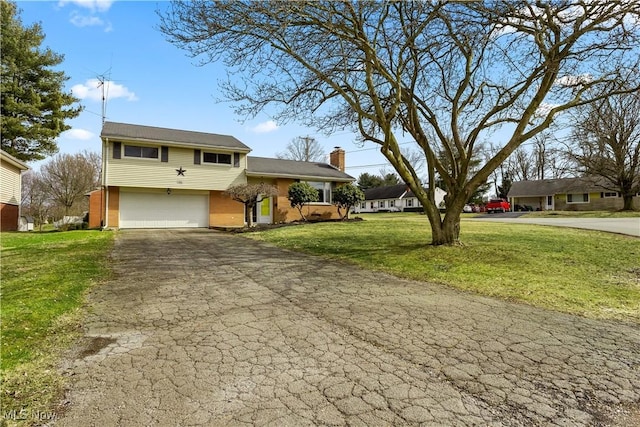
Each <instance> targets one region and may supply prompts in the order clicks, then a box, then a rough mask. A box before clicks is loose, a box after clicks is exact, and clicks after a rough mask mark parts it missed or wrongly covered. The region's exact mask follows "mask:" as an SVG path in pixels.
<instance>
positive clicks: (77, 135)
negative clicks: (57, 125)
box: [62, 128, 94, 141]
mask: <svg viewBox="0 0 640 427" xmlns="http://www.w3.org/2000/svg"><path fill="white" fill-rule="evenodd" d="M62 135H63V136H64V137H66V138H69V139H76V140H79V141H88V140H90V139H91V138H93V137H94V135H93V133H92V132H89V131H88V130H85V129H79V128H73V129H69V130H68V131H65V132H63V133H62Z"/></svg>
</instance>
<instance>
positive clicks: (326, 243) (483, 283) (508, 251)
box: [245, 213, 640, 322]
mask: <svg viewBox="0 0 640 427" xmlns="http://www.w3.org/2000/svg"><path fill="white" fill-rule="evenodd" d="M360 216H361V217H362V218H364V219H365V221H352V222H344V223H339V222H338V223H336V222H332V223H317V224H308V225H302V226H296V227H283V228H277V229H272V230H266V231H260V232H256V233H247V234H246V235H245V236H247V237H250V238H254V239H258V240H264V241H267V242H271V243H274V244H276V245H279V246H282V247H286V248H289V249H293V250H298V251H304V252H309V253H313V254H317V255H321V256H326V257H331V258H337V259H341V260H345V261H348V262H353V263H355V264H358V265H360V266H362V267H364V268H367V269H371V270H380V271H385V272H388V273H391V274H394V275H397V276H400V277H406V278H410V279H415V280H421V281H425V282H436V283H441V284H444V285H448V286H452V287H455V288H458V289H462V290H465V291H471V292H476V293H479V294H483V295H488V296H493V297H499V298H504V299H509V300H513V301H519V302H525V303H528V304H532V305H535V306H539V307H544V308H548V309H553V310H558V311H563V312H568V313H575V314H580V315H584V316H588V317H594V318H604V319H619V320H625V321H631V322H640V265H639V264H638V259H640V240H638V239H637V238H633V237H625V236H619V235H615V234H609V233H602V232H596V231H587V230H574V229H568V228H556V227H548V226H547V227H543V226H534V225H527V224H505V223H490V222H475V221H466V220H464V219H463V221H462V224H461V229H462V232H461V240H462V242H463V246H457V247H433V246H431V245H429V242H430V240H431V239H430V228H429V224H428V220H427V219H426V217H425V216H424V215H418V214H397V213H396V214H368V215H366V214H362V215H360Z"/></svg>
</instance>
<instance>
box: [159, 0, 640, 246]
mask: <svg viewBox="0 0 640 427" xmlns="http://www.w3.org/2000/svg"><path fill="white" fill-rule="evenodd" d="M639 11H640V0H628V1H625V2H620V1H615V0H609V1H590V0H559V1H554V2H544V3H543V2H530V1H525V0H520V1H512V0H503V1H500V0H499V1H493V2H459V1H446V0H443V1H437V2H431V1H421V2H417V1H416V2H382V1H380V2H334V1H297V2H287V1H260V2H258V1H256V2H249V3H246V2H239V1H216V2H205V1H193V2H192V1H174V2H173V3H172V7H171V8H170V9H169V10H168V11H167V12H166V13H165V14H164V15H163V16H161V24H160V30H161V31H162V32H163V33H164V34H165V35H166V36H167V38H168V39H169V41H171V42H172V43H174V44H176V45H177V46H179V47H181V48H184V49H186V50H187V51H189V52H190V53H191V54H192V55H193V56H199V57H201V58H202V59H203V63H207V62H214V61H220V60H221V61H224V63H225V64H226V65H227V67H228V68H229V69H230V71H231V72H232V74H233V76H234V80H233V81H232V80H229V81H227V82H226V83H225V84H223V87H222V90H223V93H224V94H225V97H226V99H228V100H230V101H232V102H234V105H235V106H236V110H237V112H238V113H240V114H244V115H249V116H255V115H256V114H258V113H259V112H261V111H263V110H264V109H265V108H267V107H269V108H270V107H271V106H272V105H273V106H277V107H280V110H279V112H278V114H277V115H276V119H278V120H282V121H286V120H297V121H299V122H300V123H302V124H304V125H307V126H314V127H316V128H317V129H319V130H322V131H325V132H332V131H335V130H343V129H345V128H352V129H354V130H355V131H357V132H358V133H359V135H360V137H361V139H362V140H363V141H371V142H373V143H376V144H379V146H380V151H381V153H382V154H383V155H384V156H385V157H386V159H387V160H388V161H389V163H390V164H391V165H392V166H393V167H394V168H395V169H396V171H397V173H398V175H399V176H400V178H401V179H402V180H403V181H404V182H406V183H407V185H409V187H410V188H411V190H412V191H413V193H414V194H415V195H416V197H417V198H418V199H419V200H420V202H421V203H422V205H423V206H424V210H425V213H426V215H427V217H428V218H429V222H430V225H431V235H432V243H433V244H434V245H440V244H455V243H457V242H458V241H459V231H460V212H461V211H462V208H463V206H464V204H465V203H466V201H467V200H468V199H469V197H470V196H471V195H472V194H473V193H474V192H475V191H476V189H477V188H478V187H479V186H480V185H482V184H484V183H485V182H486V181H487V178H488V177H489V175H490V174H491V172H492V171H493V170H494V169H496V168H497V167H498V166H499V165H500V164H501V163H502V162H503V161H504V160H505V159H506V158H507V157H509V155H510V154H511V153H512V152H513V151H514V150H515V149H516V148H518V147H519V146H520V145H521V144H522V143H524V142H525V141H527V140H530V139H531V138H533V137H535V136H536V135H537V134H539V133H540V132H542V131H543V130H545V129H547V128H548V127H549V126H550V124H551V123H552V122H553V121H554V119H555V117H556V116H557V115H558V114H559V113H560V112H562V111H566V110H569V109H571V108H574V107H576V106H579V105H586V104H589V103H591V102H594V101H597V100H599V99H602V98H604V97H606V96H608V94H614V93H619V92H623V91H630V90H631V89H630V88H628V87H624V88H621V87H620V86H619V85H617V84H616V82H617V81H618V79H619V77H623V78H626V76H628V75H629V74H631V73H635V72H637V68H638V62H639V55H638V50H639V48H638V46H639V45H640V44H639V43H638V36H639V34H638V33H639V30H638V22H639V19H638V18H639V16H638V15H639V14H640V12H639ZM603 87H606V88H607V90H608V92H607V93H606V94H605V93H604V92H602V91H601V92H598V94H595V92H593V91H591V89H592V88H603ZM500 127H503V129H504V130H506V131H507V132H508V135H507V137H506V138H505V140H504V142H503V143H502V145H501V147H500V149H499V150H498V151H497V152H496V154H495V155H494V156H492V157H491V158H488V159H486V161H485V163H484V164H482V165H480V167H478V168H474V170H473V171H471V168H470V164H471V161H472V160H473V155H474V153H475V152H476V148H477V146H478V145H479V144H481V143H482V142H483V141H486V140H488V139H489V137H490V135H491V133H492V132H493V131H495V130H496V129H498V128H500ZM407 134H408V135H410V137H411V139H412V140H413V141H415V147H416V148H417V149H420V150H421V151H422V152H424V156H425V159H426V163H427V175H428V179H427V181H428V183H429V184H428V186H427V187H426V188H425V189H423V187H422V186H421V185H420V179H419V176H418V174H417V173H416V171H415V169H414V168H413V166H412V164H411V162H409V160H408V159H407V158H406V157H405V156H404V155H403V152H402V150H401V147H400V143H399V140H400V136H401V135H403V136H402V138H403V139H404V138H406V136H404V135H407ZM440 152H444V153H445V157H446V158H447V159H448V161H449V163H450V164H452V165H453V167H452V168H449V169H447V168H446V167H445V164H444V163H443V162H442V161H441V158H440V156H438V153H440ZM436 174H438V175H439V176H440V177H441V181H442V182H443V184H444V186H445V187H444V188H443V189H444V190H446V191H447V197H446V198H445V203H446V214H445V215H444V216H443V217H441V215H440V211H439V209H438V206H437V205H436V198H435V185H434V183H435V177H436Z"/></svg>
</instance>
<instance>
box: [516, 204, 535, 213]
mask: <svg viewBox="0 0 640 427" xmlns="http://www.w3.org/2000/svg"><path fill="white" fill-rule="evenodd" d="M513 210H514V211H515V212H531V211H533V206H529V205H514V206H513Z"/></svg>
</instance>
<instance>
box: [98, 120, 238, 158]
mask: <svg viewBox="0 0 640 427" xmlns="http://www.w3.org/2000/svg"><path fill="white" fill-rule="evenodd" d="M100 137H101V138H112V139H117V138H122V139H126V140H129V141H140V142H155V143H163V144H167V145H182V146H190V147H198V146H199V147H211V148H223V149H230V150H234V151H239V152H244V153H248V152H249V151H251V149H250V148H249V147H247V146H246V145H244V144H243V143H242V142H240V141H239V140H237V139H236V138H234V137H233V136H230V135H218V134H215V133H205V132H194V131H189V130H179V129H168V128H159V127H154V126H142V125H132V124H127V123H115V122H105V123H104V125H103V126H102V133H101V134H100Z"/></svg>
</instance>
